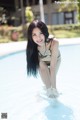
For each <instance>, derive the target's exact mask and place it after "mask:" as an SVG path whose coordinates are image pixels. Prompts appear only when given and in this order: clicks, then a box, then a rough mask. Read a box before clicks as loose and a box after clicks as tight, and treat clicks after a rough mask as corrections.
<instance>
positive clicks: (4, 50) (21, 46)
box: [0, 38, 80, 56]
mask: <svg viewBox="0 0 80 120" xmlns="http://www.w3.org/2000/svg"><path fill="white" fill-rule="evenodd" d="M58 41H59V44H60V45H69V44H80V38H65V39H58ZM26 45H27V42H26V41H21V42H11V43H1V44H0V56H3V55H6V54H10V53H12V52H17V51H20V50H25V49H26Z"/></svg>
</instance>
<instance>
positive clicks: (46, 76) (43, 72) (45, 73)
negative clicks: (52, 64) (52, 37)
mask: <svg viewBox="0 0 80 120" xmlns="http://www.w3.org/2000/svg"><path fill="white" fill-rule="evenodd" d="M39 73H40V76H41V79H42V81H43V83H44V84H45V86H46V88H50V87H51V82H50V72H49V69H48V67H47V65H46V64H45V62H43V61H41V62H40V68H39Z"/></svg>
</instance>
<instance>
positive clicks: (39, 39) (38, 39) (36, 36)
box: [32, 27, 45, 46]
mask: <svg viewBox="0 0 80 120" xmlns="http://www.w3.org/2000/svg"><path fill="white" fill-rule="evenodd" d="M32 39H33V41H34V42H35V43H36V44H37V45H39V46H43V45H44V43H45V36H44V34H43V33H42V32H41V30H40V29H39V28H37V27H36V28H34V29H33V31H32Z"/></svg>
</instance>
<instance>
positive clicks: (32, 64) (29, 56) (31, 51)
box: [26, 20, 49, 76]
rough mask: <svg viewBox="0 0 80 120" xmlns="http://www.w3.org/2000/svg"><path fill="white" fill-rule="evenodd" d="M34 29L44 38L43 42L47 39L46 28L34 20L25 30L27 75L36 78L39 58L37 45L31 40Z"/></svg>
mask: <svg viewBox="0 0 80 120" xmlns="http://www.w3.org/2000/svg"><path fill="white" fill-rule="evenodd" d="M34 28H39V29H40V30H41V32H42V33H43V35H44V36H45V42H46V40H47V39H48V36H49V33H48V28H47V26H46V24H45V23H43V22H42V21H38V20H34V21H33V22H32V23H31V24H30V25H29V27H28V30H27V39H28V41H27V48H26V60H27V75H33V76H36V75H37V72H38V68H39V57H38V49H37V46H38V45H37V44H36V43H35V42H34V41H33V39H32V31H33V29H34Z"/></svg>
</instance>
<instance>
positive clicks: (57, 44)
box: [51, 39, 59, 49]
mask: <svg viewBox="0 0 80 120" xmlns="http://www.w3.org/2000/svg"><path fill="white" fill-rule="evenodd" d="M58 46H59V42H58V41H57V40H54V39H53V40H52V42H51V49H52V48H54V47H58Z"/></svg>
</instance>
